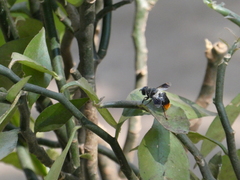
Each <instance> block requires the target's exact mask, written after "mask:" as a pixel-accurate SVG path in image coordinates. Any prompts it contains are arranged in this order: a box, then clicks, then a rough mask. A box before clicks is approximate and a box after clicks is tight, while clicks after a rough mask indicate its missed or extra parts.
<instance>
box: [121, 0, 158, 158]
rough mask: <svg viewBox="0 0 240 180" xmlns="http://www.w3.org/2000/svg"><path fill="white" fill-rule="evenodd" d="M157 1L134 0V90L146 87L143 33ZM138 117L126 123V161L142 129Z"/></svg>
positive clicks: (144, 39) (132, 154)
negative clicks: (150, 12)
mask: <svg viewBox="0 0 240 180" xmlns="http://www.w3.org/2000/svg"><path fill="white" fill-rule="evenodd" d="M156 2H157V0H154V1H151V3H152V4H151V3H150V2H149V1H146V0H136V1H135V19H134V27H133V34H132V37H133V42H134V47H135V89H137V88H141V87H144V86H146V85H147V78H148V69H147V59H148V57H147V53H148V49H147V45H146V37H145V31H146V26H147V20H148V15H149V11H150V10H151V7H152V6H154V5H155V3H156ZM140 119H141V117H140V116H135V117H131V118H130V119H129V121H128V133H127V138H126V141H125V144H124V148H123V152H124V154H125V156H126V157H127V159H128V160H129V161H130V162H132V161H133V157H134V152H133V151H131V149H133V148H134V147H136V146H137V143H138V137H139V132H140V130H141V128H142V124H141V121H140Z"/></svg>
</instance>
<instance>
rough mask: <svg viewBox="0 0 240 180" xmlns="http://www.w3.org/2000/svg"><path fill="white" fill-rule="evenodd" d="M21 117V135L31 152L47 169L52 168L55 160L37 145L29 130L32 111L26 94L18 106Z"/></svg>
mask: <svg viewBox="0 0 240 180" xmlns="http://www.w3.org/2000/svg"><path fill="white" fill-rule="evenodd" d="M18 109H19V112H20V113H21V114H20V115H21V116H20V117H21V119H20V122H21V123H20V129H21V134H22V136H23V137H24V139H25V140H26V142H27V143H28V147H29V152H31V153H33V154H35V155H36V157H37V158H38V159H39V160H40V161H41V162H42V163H43V164H44V165H45V166H47V167H51V165H52V163H53V160H52V159H50V157H49V156H48V155H47V153H46V151H45V150H44V149H43V148H42V147H40V146H39V145H38V143H37V138H36V135H35V134H34V133H33V132H32V131H31V129H30V128H29V123H30V111H29V108H28V104H27V97H26V94H24V95H22V96H21V97H20V104H19V106H18Z"/></svg>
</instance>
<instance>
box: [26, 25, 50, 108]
mask: <svg viewBox="0 0 240 180" xmlns="http://www.w3.org/2000/svg"><path fill="white" fill-rule="evenodd" d="M23 55H24V56H26V57H28V58H29V59H32V60H34V61H36V62H37V63H38V64H41V65H42V66H43V67H45V68H46V69H48V70H49V71H52V65H51V59H50V56H49V54H48V48H47V44H46V37H45V30H44V28H43V29H42V30H41V31H40V32H39V33H38V34H37V35H36V36H34V38H33V39H32V40H31V41H30V43H29V44H28V46H27V47H26V49H25V51H24V53H23ZM22 69H23V72H24V74H25V76H29V75H31V76H32V78H31V79H30V80H29V83H31V84H35V85H38V86H41V87H47V86H48V85H49V83H50V81H51V79H52V76H51V75H50V74H47V73H43V72H40V71H39V70H36V69H33V68H30V67H28V66H25V65H23V66H22ZM39 96H40V95H39V94H35V93H28V102H29V106H30V107H32V105H33V103H34V102H35V101H36V100H37V99H38V97H39Z"/></svg>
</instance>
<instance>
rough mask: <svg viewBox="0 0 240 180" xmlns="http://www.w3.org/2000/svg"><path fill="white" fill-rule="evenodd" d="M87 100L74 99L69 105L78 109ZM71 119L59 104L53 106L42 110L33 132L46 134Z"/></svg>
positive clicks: (68, 112)
mask: <svg viewBox="0 0 240 180" xmlns="http://www.w3.org/2000/svg"><path fill="white" fill-rule="evenodd" d="M87 100H88V98H82V99H74V100H71V103H72V104H73V105H74V106H76V107H77V108H80V107H81V106H83V105H84V103H85V102H87ZM71 117H72V114H71V112H70V111H68V110H67V109H66V108H65V107H64V106H63V105H62V104H61V103H57V104H54V105H52V106H49V107H47V108H46V109H44V110H43V112H42V113H41V114H40V115H39V116H38V117H37V119H36V122H35V127H34V131H35V132H47V131H51V130H55V129H58V128H60V127H61V126H62V125H64V124H65V123H66V122H67V121H68V120H69V119H70V118H71Z"/></svg>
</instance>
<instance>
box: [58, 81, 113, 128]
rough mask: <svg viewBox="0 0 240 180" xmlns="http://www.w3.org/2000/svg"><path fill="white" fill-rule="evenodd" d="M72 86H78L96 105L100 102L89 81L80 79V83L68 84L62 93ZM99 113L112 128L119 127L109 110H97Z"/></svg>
mask: <svg viewBox="0 0 240 180" xmlns="http://www.w3.org/2000/svg"><path fill="white" fill-rule="evenodd" d="M71 86H78V87H80V88H81V89H82V90H83V91H84V92H85V93H86V94H87V96H88V97H89V99H91V101H93V102H94V103H96V104H97V103H99V102H100V100H99V99H98V97H97V95H96V93H95V91H94V90H93V88H92V86H91V85H90V84H89V83H88V81H87V80H86V79H85V78H83V77H82V78H80V79H79V80H78V81H72V82H69V83H67V84H66V85H64V86H63V87H62V88H61V92H63V91H65V90H66V89H67V88H69V87H71ZM97 110H98V112H99V113H100V114H101V116H102V117H103V118H104V119H105V121H106V122H107V123H108V124H109V125H111V126H112V127H114V128H116V126H117V122H116V121H115V119H114V118H113V117H112V115H111V113H110V112H109V111H108V109H106V108H97Z"/></svg>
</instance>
